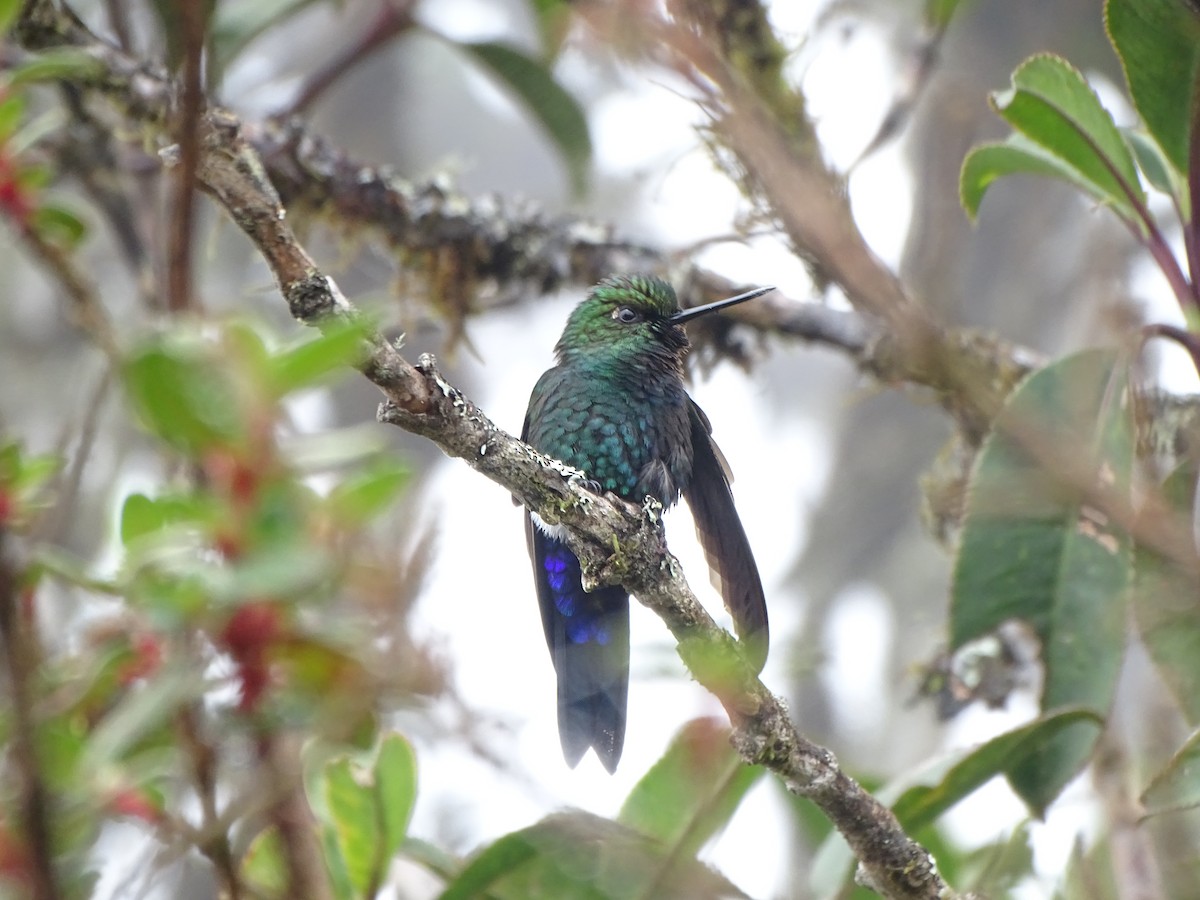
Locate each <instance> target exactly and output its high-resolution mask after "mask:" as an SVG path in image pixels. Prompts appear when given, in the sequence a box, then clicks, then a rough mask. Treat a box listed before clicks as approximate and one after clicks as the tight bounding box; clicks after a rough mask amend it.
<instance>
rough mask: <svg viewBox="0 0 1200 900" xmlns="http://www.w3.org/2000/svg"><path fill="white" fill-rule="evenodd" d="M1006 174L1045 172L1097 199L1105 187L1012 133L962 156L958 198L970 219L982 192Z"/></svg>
mask: <svg viewBox="0 0 1200 900" xmlns="http://www.w3.org/2000/svg"><path fill="white" fill-rule="evenodd" d="M1006 175H1045V176H1048V177H1050V178H1058V179H1060V180H1062V181H1067V182H1070V183H1071V184H1074V185H1075V186H1076V187H1078V188H1080V189H1081V190H1083V191H1084V192H1085V193H1087V194H1089V195H1091V196H1092V197H1095V198H1096V199H1098V200H1104V199H1105V196H1104V191H1103V190H1102V189H1101V188H1100V187H1099V186H1098V185H1096V184H1093V183H1092V182H1091V181H1089V180H1088V179H1087V178H1086V177H1084V175H1083V173H1082V172H1080V171H1079V170H1078V169H1076V168H1074V167H1072V166H1071V165H1070V164H1068V163H1066V162H1064V161H1063V160H1062V159H1061V158H1059V157H1057V156H1055V155H1054V154H1053V153H1051V152H1050V151H1048V150H1045V149H1043V148H1042V147H1041V146H1039V145H1038V144H1035V143H1034V142H1033V141H1031V140H1029V138H1027V137H1025V136H1024V135H1022V134H1011V135H1009V136H1008V138H1007V139H1006V140H1005V141H1004V142H1003V143H1000V144H979V145H977V146H975V147H972V148H971V150H970V152H969V153H967V155H966V157H965V158H964V159H963V165H962V170H961V172H960V173H959V176H958V193H959V201H960V202H961V203H962V206H963V209H964V210H966V213H967V215H968V216H969V217H970V218H971V220H972V221H973V220H974V219H976V218H977V217H978V216H979V205H980V204H981V203H982V202H983V195H984V194H985V193H987V190H988V188H990V187H991V186H992V185H993V184H994V183H995V182H996V181H998V180H999V179H1001V178H1003V177H1004V176H1006Z"/></svg>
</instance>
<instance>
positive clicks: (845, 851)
mask: <svg viewBox="0 0 1200 900" xmlns="http://www.w3.org/2000/svg"><path fill="white" fill-rule="evenodd" d="M1079 723H1085V724H1089V725H1091V726H1093V727H1094V729H1095V730H1096V731H1099V727H1100V724H1102V720H1101V719H1100V718H1099V716H1097V715H1096V714H1095V713H1094V712H1091V711H1090V710H1081V709H1074V710H1064V711H1062V712H1058V713H1051V714H1050V715H1047V716H1043V717H1042V718H1040V719H1037V720H1036V721H1033V722H1030V723H1028V724H1027V725H1023V726H1021V727H1020V728H1016V729H1014V730H1012V731H1009V732H1005V733H1004V734H1000V735H997V736H996V737H994V738H992V739H991V740H989V741H987V742H985V743H984V744H982V745H980V746H978V747H973V748H971V747H969V748H964V749H961V750H957V751H955V752H953V753H949V754H946V755H945V756H942V757H939V758H936V759H934V760H933V761H932V762H929V763H926V764H924V765H921V766H920V767H918V768H917V769H916V770H915V771H912V772H908V773H906V774H904V775H901V776H900V777H899V778H896V779H894V780H892V781H891V782H889V783H888V784H886V785H884V786H882V787H879V788H877V789H875V790H873V791H872V793H873V794H874V795H875V797H876V798H877V799H878V800H879V801H880V802H882V803H887V804H889V805H891V807H892V811H893V812H894V813H895V814H896V818H897V819H898V820H899V822H900V824H901V826H903V828H904V830H905V831H906V832H908V833H909V834H916V833H918V832H921V831H923V830H928V829H930V827H931V826H932V825H933V823H934V822H935V820H936V819H937V818H938V817H939V816H941V815H942V814H943V813H944V812H946V810H948V809H950V808H951V807H952V806H954V805H955V804H956V803H958V802H959V801H960V800H963V799H964V798H966V797H968V796H970V795H971V794H972V793H974V792H975V791H976V790H978V789H979V788H980V787H982V786H983V785H984V784H986V783H987V782H989V781H990V780H991V779H992V778H994V777H996V776H997V775H1008V774H1010V773H1011V772H1014V771H1016V770H1017V769H1018V767H1019V765H1020V764H1021V763H1022V762H1024V761H1025V760H1027V759H1028V758H1029V757H1030V755H1031V754H1032V753H1034V752H1035V751H1037V750H1038V749H1039V748H1040V747H1042V746H1044V745H1045V744H1046V743H1047V742H1049V741H1051V740H1053V739H1054V738H1055V737H1056V736H1057V735H1059V734H1061V733H1063V731H1064V730H1066V729H1067V728H1070V727H1072V726H1074V725H1076V724H1079ZM931 833H936V832H931ZM923 838H924V835H920V836H919V838H918V839H923ZM927 846H928V844H927ZM935 856H937V860H938V866H939V868H942V869H943V875H948V873H947V872H946V871H945V869H944V865H945V861H944V860H943V859H942V857H941V856H938V855H937V854H935ZM854 861H855V859H854V854H853V853H852V852H851V850H850V847H849V845H848V844H847V843H846V839H845V838H844V837H843V836H842V835H841V834H840V833H838V832H836V831H834V832H831V833H829V834H828V835H826V837H825V839H824V840H823V841H822V843H821V845H820V847H819V848H818V850H817V853H816V855H815V856H814V858H813V862H812V865H811V866H810V867H809V880H808V885H809V890H810V892H811V893H812V894H813V895H814V896H818V897H829V896H833V895H835V894H837V893H838V892H839V891H841V890H842V889H843V888H844V887H845V886H847V885H848V884H849V883H850V880H851V877H852V876H853V874H854ZM955 885H956V886H960V885H959V883H958V882H955Z"/></svg>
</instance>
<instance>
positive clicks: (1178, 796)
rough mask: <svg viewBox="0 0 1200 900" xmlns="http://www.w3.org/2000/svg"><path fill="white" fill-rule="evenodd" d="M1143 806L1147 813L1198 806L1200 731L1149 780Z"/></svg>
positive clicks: (1199, 801)
mask: <svg viewBox="0 0 1200 900" xmlns="http://www.w3.org/2000/svg"><path fill="white" fill-rule="evenodd" d="M1142 806H1143V807H1145V810H1146V813H1147V814H1148V815H1157V814H1159V813H1164V812H1173V811H1175V810H1181V809H1193V808H1195V807H1197V806H1200V731H1197V732H1194V733H1193V734H1192V736H1191V737H1190V738H1188V739H1187V741H1186V742H1185V743H1184V745H1183V746H1182V747H1180V748H1179V751H1178V752H1177V753H1176V754H1175V755H1174V756H1173V757H1171V761H1170V762H1168V763H1167V764H1166V765H1165V766H1164V767H1163V768H1162V770H1161V771H1160V772H1158V774H1156V775H1155V776H1154V778H1153V779H1152V780H1151V781H1150V784H1149V786H1148V787H1147V788H1146V790H1145V792H1144V793H1143V794H1142Z"/></svg>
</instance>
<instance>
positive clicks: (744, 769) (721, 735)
mask: <svg viewBox="0 0 1200 900" xmlns="http://www.w3.org/2000/svg"><path fill="white" fill-rule="evenodd" d="M729 736H730V731H729V729H728V728H727V727H722V726H721V725H720V724H719V723H718V722H716V721H715V720H714V719H694V720H692V721H691V722H688V723H687V724H686V725H684V726H683V728H682V729H681V730H680V732H679V733H678V734H677V735H676V736H675V738H674V739H673V740H672V741H671V744H670V746H669V747H667V752H666V753H665V754H663V756H662V758H660V759H659V760H658V762H656V763H655V764H654V765H653V766H652V767H651V768H650V770H649V771H648V772H647V773H646V774H645V775H644V776H643V777H642V779H641V780H640V781H639V782H638V783H637V784H636V785H635V786H634V788H633V791H632V792H630V794H629V797H628V798H626V800H625V803H624V805H623V806H622V807H621V812H620V815H618V816H617V821H619V822H620V823H621V824H623V825H628V826H629V827H630V828H635V829H637V830H638V831H640V832H641V833H642V834H644V835H646V836H647V837H652V838H657V839H658V840H660V841H662V842H663V844H664V845H666V846H667V847H669V848H671V850H672V852H673V853H679V854H682V855H684V856H695V855H696V854H697V853H698V852H699V851H700V848H701V847H702V846H704V844H705V843H706V842H707V841H708V840H709V838H711V837H712V836H713V835H714V834H716V833H718V832H719V831H720V830H721V829H723V828H724V827H725V826H726V825H727V824H728V823H729V819H730V818H731V817H732V816H733V813H734V812H735V811H736V810H737V807H738V804H740V803H741V801H742V799H743V798H744V797H745V796H746V793H747V792H748V791H749V790H750V788H751V787H753V785H754V784H755V782H757V781H758V779H759V778H760V777H761V776H762V774H763V769H762V768H761V767H759V766H747V765H746V764H745V763H743V762H742V760H741V758H740V757H739V756H738V755H737V753H736V752H734V750H733V748H732V747H731V746H730V744H729Z"/></svg>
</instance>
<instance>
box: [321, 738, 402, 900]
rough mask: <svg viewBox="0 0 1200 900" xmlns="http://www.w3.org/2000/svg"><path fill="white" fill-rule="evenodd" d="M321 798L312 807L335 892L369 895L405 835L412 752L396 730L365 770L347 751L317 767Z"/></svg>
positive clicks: (381, 744)
mask: <svg viewBox="0 0 1200 900" xmlns="http://www.w3.org/2000/svg"><path fill="white" fill-rule="evenodd" d="M320 783H321V787H320V799H321V802H320V803H314V810H315V811H316V812H317V814H318V816H319V817H320V818H321V819H322V820H323V821H324V823H325V825H326V829H327V830H326V832H325V844H326V850H327V853H328V855H329V856H330V860H329V862H330V870H331V872H332V873H333V879H334V882H335V887H336V886H337V884H339V883H341V885H342V886H341V887H337V890H338V893H339V894H345V892H346V891H347V890H349V894H348V896H354V897H368V896H373V895H374V892H375V891H377V890H378V889H379V887H380V886H381V885H382V884H383V881H384V877H385V875H386V874H387V870H388V866H389V865H390V864H391V859H392V857H393V856H394V855H395V853H396V850H397V849H398V848H399V846H400V845H401V843H402V842H403V841H404V836H405V832H406V831H407V829H408V820H409V818H410V816H411V815H412V808H413V803H414V801H415V799H416V787H417V785H416V757H415V755H414V754H413V751H412V747H411V746H410V745H409V744H408V742H407V741H406V740H404V738H403V737H401V736H400V735H398V734H390V735H388V736H387V737H385V738H384V739H383V741H382V742H381V743H380V746H379V751H378V753H377V754H376V758H375V762H374V765H373V767H372V768H371V769H370V770H368V769H365V768H363V767H361V766H359V765H357V764H355V763H353V762H351V760H350V759H349V758H347V757H340V758H338V759H335V760H332V761H330V762H328V763H326V764H325V765H324V766H323V767H322V769H321V779H320Z"/></svg>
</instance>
